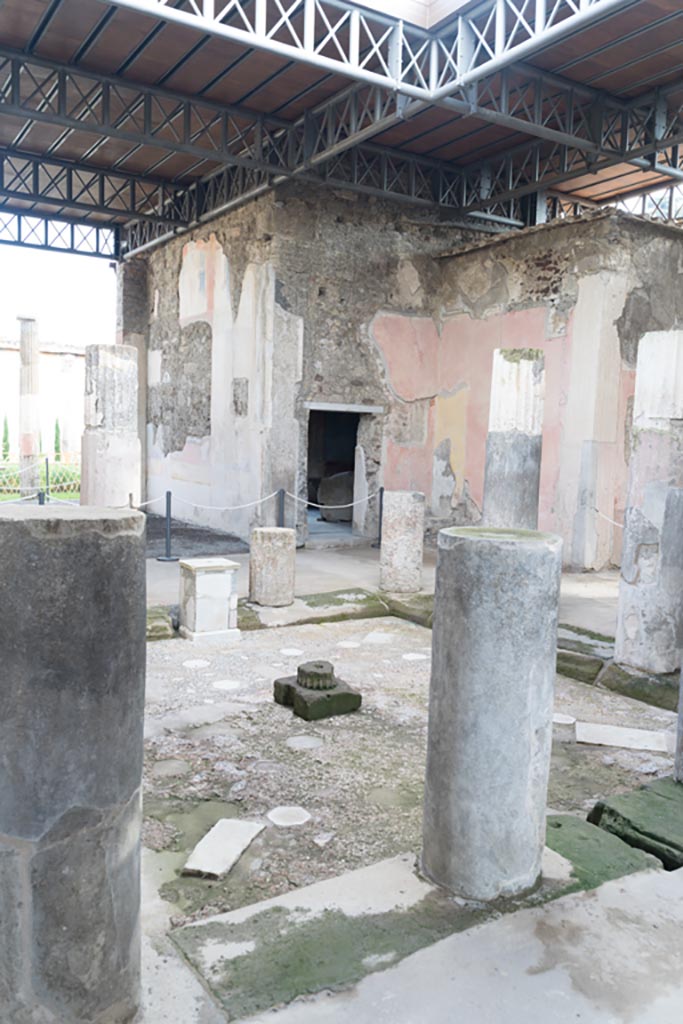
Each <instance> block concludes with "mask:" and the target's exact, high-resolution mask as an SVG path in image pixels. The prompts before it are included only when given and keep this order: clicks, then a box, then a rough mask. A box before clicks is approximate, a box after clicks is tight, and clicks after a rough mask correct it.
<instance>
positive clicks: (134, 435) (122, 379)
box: [81, 345, 141, 508]
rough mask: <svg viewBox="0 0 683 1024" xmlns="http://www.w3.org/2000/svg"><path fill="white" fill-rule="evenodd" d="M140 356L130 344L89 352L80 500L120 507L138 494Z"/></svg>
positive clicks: (99, 347) (90, 348) (136, 500)
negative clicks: (130, 497) (138, 368)
mask: <svg viewBox="0 0 683 1024" xmlns="http://www.w3.org/2000/svg"><path fill="white" fill-rule="evenodd" d="M137 367H138V354H137V351H136V350H135V349H134V348H132V347H131V346H130V345H88V347H87V348H86V350H85V431H84V433H83V438H82V442H81V504H82V505H98V506H101V507H105V508H106V507H108V506H120V505H125V504H127V502H128V497H129V495H130V494H132V495H133V501H134V503H135V504H138V503H139V502H140V500H141V496H140V440H139V438H138V425H137V424H138V412H137V397H138V377H137Z"/></svg>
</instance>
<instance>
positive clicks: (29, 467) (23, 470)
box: [0, 459, 43, 476]
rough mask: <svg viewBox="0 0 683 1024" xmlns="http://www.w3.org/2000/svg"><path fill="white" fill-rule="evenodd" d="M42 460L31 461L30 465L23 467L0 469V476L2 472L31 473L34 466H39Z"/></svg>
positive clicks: (12, 474) (15, 474)
mask: <svg viewBox="0 0 683 1024" xmlns="http://www.w3.org/2000/svg"><path fill="white" fill-rule="evenodd" d="M42 465H43V460H42V459H41V460H40V461H39V462H32V463H31V465H30V466H24V468H23V469H0V476H1V475H2V474H3V473H4V474H5V475H6V476H22V475H23V474H24V473H31V472H33V470H34V469H35V468H36V466H38V467H41V466H42Z"/></svg>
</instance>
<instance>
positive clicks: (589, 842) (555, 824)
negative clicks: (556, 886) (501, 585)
mask: <svg viewBox="0 0 683 1024" xmlns="http://www.w3.org/2000/svg"><path fill="white" fill-rule="evenodd" d="M546 845H547V846H549V847H550V849H551V850H555V852H556V853H559V854H561V855H562V856H563V857H566V858H567V860H569V861H571V863H572V867H573V873H574V876H575V877H576V881H577V884H579V885H580V886H581V888H583V889H596V888H597V887H598V886H599V885H602V884H603V882H609V881H610V880H611V879H613V878H622V877H623V876H624V875H631V874H633V872H634V871H647V870H648V869H649V868H656V867H661V863H660V861H658V860H656V859H655V858H654V857H651V856H650V855H649V854H647V853H643V852H642V850H634V849H633V848H632V847H631V846H628V845H627V844H626V843H625V842H623V840H621V839H619V838H618V837H617V836H615V835H611V834H610V833H609V832H605V831H604V830H603V829H601V828H598V827H597V826H596V825H592V824H591V823H590V822H588V821H584V820H583V819H582V818H576V817H574V815H571V814H551V815H548V819H547V829H546Z"/></svg>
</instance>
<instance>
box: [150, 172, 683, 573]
mask: <svg viewBox="0 0 683 1024" xmlns="http://www.w3.org/2000/svg"><path fill="white" fill-rule="evenodd" d="M444 253H447V254H448V255H445V256H444V255H443V254H444ZM682 257H683V235H682V234H681V232H680V231H678V230H677V229H674V228H670V227H665V226H662V225H655V224H650V223H647V222H643V221H638V220H637V219H636V218H632V217H628V216H625V215H619V214H616V213H614V212H613V211H609V212H606V213H600V214H597V215H591V216H589V217H587V218H583V219H581V220H579V221H565V222H557V223H555V224H551V225H548V226H545V227H541V228H535V229H530V230H527V231H524V232H514V233H509V234H506V235H505V236H491V235H483V234H481V235H477V234H476V233H472V232H465V231H463V230H462V229H460V228H458V227H456V226H455V225H453V224H448V223H446V222H440V221H438V220H437V219H435V217H434V214H433V213H432V212H429V213H426V212H423V211H418V212H416V211H415V210H414V209H412V208H408V207H403V206H399V205H397V204H392V203H385V202H383V201H379V200H376V199H374V198H370V197H363V196H350V195H348V194H344V193H336V192H330V191H321V190H316V189H313V188H310V187H306V188H303V187H299V186H296V185H292V184H289V185H286V186H283V187H282V188H280V189H278V190H277V191H276V192H274V193H272V194H270V195H266V196H263V197H262V198H260V199H259V200H257V201H256V202H254V203H251V204H249V205H248V206H246V207H243V208H241V209H239V210H236V211H233V212H231V213H228V214H226V215H224V216H223V217H222V218H218V219H216V220H215V221H212V222H211V223H210V224H208V225H206V226H204V227H202V228H200V229H197V230H196V231H195V232H193V233H190V234H188V235H185V236H182V237H179V238H178V239H176V240H174V241H172V242H169V243H167V244H166V245H164V246H162V247H160V248H159V249H157V250H152V251H150V253H149V255H148V256H147V257H146V263H147V265H148V281H147V286H148V287H147V294H148V310H149V326H148V366H147V371H148V393H147V413H146V419H147V445H148V458H147V485H148V498H154V497H157V496H159V495H161V494H162V493H163V491H164V490H165V489H166V488H167V487H168V488H170V489H172V490H173V492H174V495H175V496H177V497H178V498H181V499H184V500H186V501H188V502H195V503H198V504H203V505H207V506H222V505H238V504H243V503H246V502H249V501H253V500H255V499H257V498H259V497H261V496H263V495H267V494H269V493H270V492H271V491H273V490H275V489H276V488H278V487H285V488H286V489H287V490H289V491H292V492H296V493H297V494H299V495H300V496H301V497H303V496H304V495H305V493H306V476H307V474H306V462H307V430H308V415H309V413H308V405H307V404H308V403H314V404H315V403H333V404H335V405H338V406H342V407H343V406H361V407H365V406H372V407H375V410H377V409H380V410H381V411H380V412H378V411H374V412H368V413H367V414H365V415H361V417H360V424H359V430H358V445H359V448H360V451H359V452H358V453H357V458H356V465H357V466H362V467H364V480H363V481H362V482H360V485H359V487H358V492H359V493H363V492H366V493H370V494H372V493H373V492H375V491H376V490H377V487H378V486H379V485H380V484H381V483H383V484H384V486H385V487H387V488H391V489H400V490H411V491H413V490H415V491H422V492H423V493H424V494H425V495H426V497H427V508H426V520H427V529H428V533H429V534H432V535H433V534H434V533H435V532H436V530H437V529H438V528H440V527H441V526H444V525H448V524H467V523H473V522H478V521H479V518H480V515H481V506H482V497H483V482H484V464H485V448H486V433H487V424H488V421H489V411H490V410H489V405H490V392H491V371H492V361H493V353H494V351H495V350H496V349H499V348H506V349H507V348H512V349H515V348H522V349H528V348H534V349H539V350H541V351H542V352H543V354H544V357H545V367H546V402H545V414H544V423H543V459H542V466H541V498H540V518H539V527H540V528H541V529H545V530H548V529H549V530H554V531H557V532H559V533H560V534H561V535H562V536H563V538H564V541H565V550H564V558H565V562H566V563H569V564H572V565H575V566H577V567H581V568H599V567H601V566H603V565H605V564H608V563H610V562H618V561H619V557H620V533H621V531H620V530H618V528H616V527H614V526H613V525H612V524H611V523H610V522H609V520H610V519H613V520H616V521H621V519H622V517H623V510H624V504H625V489H626V476H627V461H626V460H627V455H626V451H627V449H628V444H627V439H628V432H629V415H630V410H631V407H632V394H633V387H634V385H633V380H634V372H635V356H636V352H637V345H638V340H639V338H640V337H641V336H642V334H643V333H645V332H646V331H649V330H656V329H666V328H670V327H673V326H676V325H680V324H682V323H683V289H680V287H678V286H677V275H678V273H679V270H678V267H679V261H680V260H681V258H682ZM136 262H137V261H136ZM138 291H139V289H138ZM595 509H598V510H599V513H601V514H598V513H597V512H596V511H595ZM176 512H177V513H178V515H179V516H180V517H181V518H186V519H192V518H196V519H198V520H199V521H202V522H204V523H207V524H208V525H214V526H220V527H223V528H226V529H230V530H232V531H234V532H237V533H239V534H240V535H242V536H245V537H246V536H247V535H248V532H249V529H250V528H251V527H252V526H253V525H258V524H265V525H268V524H272V523H273V522H274V521H275V519H274V517H275V503H274V502H270V504H269V505H267V506H263V507H262V508H261V509H260V510H259V511H258V512H257V513H254V512H253V511H251V510H246V511H242V512H236V513H233V512H230V513H221V512H216V511H212V510H211V509H204V510H192V509H191V508H190V506H189V505H188V506H182V505H180V504H178V506H177V508H176ZM603 516H604V517H606V518H603ZM295 518H296V519H298V523H299V526H300V527H301V532H305V530H304V529H303V523H302V513H301V510H300V511H299V514H298V516H295V514H294V510H293V506H292V504H291V503H290V504H289V505H288V514H287V523H288V525H293V524H294V521H295ZM356 528H357V529H358V528H360V529H361V530H362V531H363V532H365V533H366V534H367V535H368V536H374V535H375V533H376V529H377V521H376V504H375V503H371V504H370V505H369V506H368V511H367V514H366V515H365V517H362V516H357V517H356Z"/></svg>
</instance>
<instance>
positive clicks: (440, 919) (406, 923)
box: [172, 894, 490, 1020]
mask: <svg viewBox="0 0 683 1024" xmlns="http://www.w3.org/2000/svg"><path fill="white" fill-rule="evenodd" d="M489 913H490V912H489ZM485 916H487V912H486V911H482V910H481V909H472V908H467V907H460V906H457V905H456V904H455V903H453V902H452V901H450V900H448V899H447V898H445V897H442V896H438V895H436V894H429V895H428V896H426V897H425V898H424V899H423V900H421V901H420V902H419V903H418V904H416V905H415V906H413V907H411V908H409V909H407V910H396V911H391V912H388V913H384V914H369V915H365V916H359V917H347V916H346V914H344V913H342V912H341V911H339V910H326V911H325V912H323V913H322V914H320V915H318V916H316V917H314V918H308V919H303V920H302V915H301V914H300V913H299V912H298V911H292V910H289V909H285V908H283V907H271V908H269V909H267V910H264V911H262V912H261V913H258V914H256V915H255V916H253V917H251V918H249V919H248V920H247V921H244V922H243V923H242V924H228V923H223V922H217V921H215V922H207V924H205V925H201V924H200V925H195V926H194V927H191V928H183V929H181V930H179V931H177V932H175V933H172V934H173V938H174V940H175V942H176V943H177V945H178V946H179V947H180V949H181V950H182V952H183V953H184V955H185V956H186V957H187V959H188V960H189V961H190V962H191V963H192V964H193V966H194V967H195V968H197V970H199V972H200V973H201V974H203V975H204V976H205V978H206V980H207V982H208V984H209V985H210V987H211V989H212V990H213V992H214V993H215V995H216V996H217V997H218V999H219V1000H220V1001H221V1003H222V1004H223V1006H224V1007H225V1008H226V1010H227V1011H228V1013H229V1015H230V1019H231V1020H232V1019H235V1018H237V1019H241V1018H242V1017H249V1016H251V1015H253V1014H256V1013H262V1012H264V1011H265V1010H268V1009H270V1008H271V1007H273V1006H280V1005H282V1004H285V1003H289V1002H291V1001H292V999H295V998H296V997H297V996H302V995H309V994H313V993H315V992H321V991H324V990H333V991H334V990H339V989H344V988H350V987H351V986H353V985H355V984H356V983H357V982H359V981H360V980H361V979H362V978H363V977H365V976H366V975H367V974H370V973H372V972H373V971H376V970H382V969H385V968H386V967H388V966H390V965H391V964H393V963H396V962H397V961H399V960H402V959H403V958H404V957H406V956H409V955H410V954H411V953H414V952H416V951H417V950H418V949H423V948H424V947H425V946H429V945H432V944H433V943H434V942H437V941H438V940H439V939H443V938H445V937H446V936H448V935H452V934H453V933H454V932H458V931H462V930H464V929H465V928H469V927H471V926H472V925H473V924H476V923H477V922H478V921H480V920H482V919H483V918H484V917H485ZM243 943H244V944H246V946H245V949H246V950H248V951H245V952H243V953H242V954H241V955H237V956H234V957H233V958H231V959H228V958H220V955H219V953H220V951H219V944H226V946H227V948H228V949H230V948H232V949H233V950H236V949H238V948H239V946H235V945H234V944H243ZM204 947H207V948H208V951H209V956H210V959H211V965H210V966H207V963H206V962H205V960H204V957H203V955H202V951H203V948H204Z"/></svg>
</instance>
